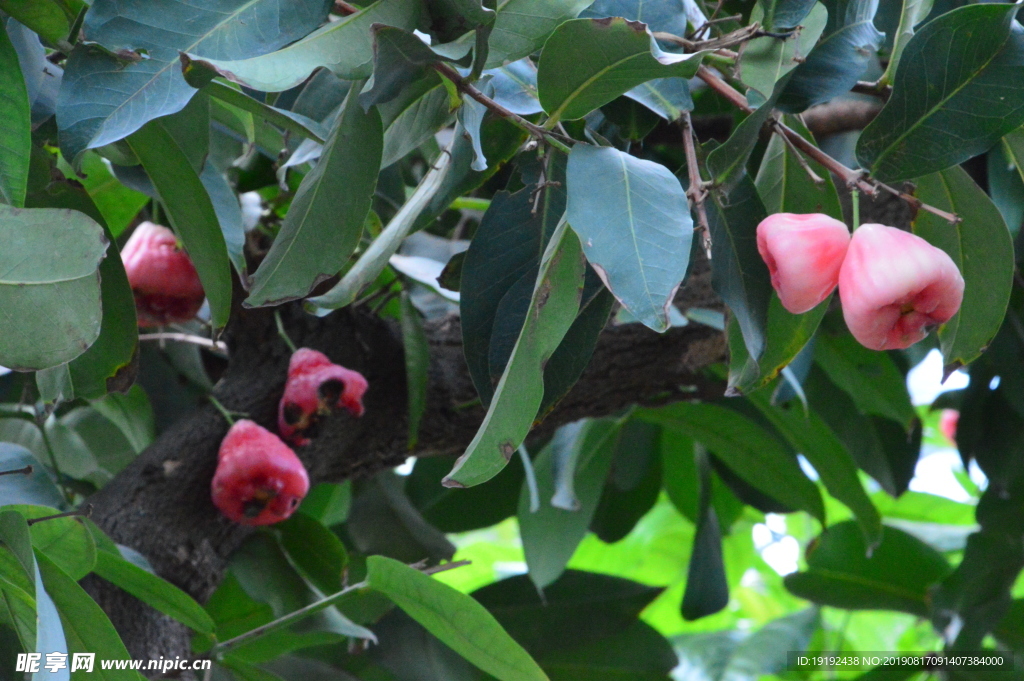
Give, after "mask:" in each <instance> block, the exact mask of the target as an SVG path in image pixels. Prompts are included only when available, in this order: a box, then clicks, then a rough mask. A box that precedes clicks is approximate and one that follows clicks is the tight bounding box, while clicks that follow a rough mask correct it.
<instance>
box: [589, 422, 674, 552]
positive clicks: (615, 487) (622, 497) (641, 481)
mask: <svg viewBox="0 0 1024 681" xmlns="http://www.w3.org/2000/svg"><path fill="white" fill-rule="evenodd" d="M662 430H663V429H662V428H661V426H659V425H657V424H654V423H648V422H646V421H640V420H639V419H630V420H628V421H626V423H625V424H623V427H622V431H621V432H620V433H619V437H618V441H617V442H616V445H615V454H614V457H613V459H612V469H611V475H610V476H609V478H608V480H607V481H606V482H605V486H604V489H603V490H602V491H601V500H600V501H599V502H598V504H597V510H595V511H594V519H593V520H592V521H591V522H590V529H591V531H593V532H594V534H596V535H597V536H598V538H599V539H600V540H601V541H603V542H605V543H607V544H614V543H615V542H617V541H621V540H622V539H624V538H625V537H626V536H627V535H628V534H629V533H630V532H631V531H632V530H633V528H634V527H636V524H637V523H638V522H639V521H640V519H641V518H643V517H644V516H645V515H647V512H648V511H650V510H651V508H652V507H653V506H654V504H655V503H657V501H658V494H659V493H660V491H661V433H662Z"/></svg>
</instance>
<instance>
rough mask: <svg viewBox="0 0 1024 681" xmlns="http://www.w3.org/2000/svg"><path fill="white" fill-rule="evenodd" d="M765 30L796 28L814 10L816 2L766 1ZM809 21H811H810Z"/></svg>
mask: <svg viewBox="0 0 1024 681" xmlns="http://www.w3.org/2000/svg"><path fill="white" fill-rule="evenodd" d="M763 4H764V5H765V6H766V8H767V9H766V11H765V12H764V15H765V18H764V28H765V30H766V31H776V30H779V29H787V28H794V27H796V26H799V25H800V24H801V23H804V19H805V18H806V17H807V15H808V14H810V13H811V12H812V11H813V10H814V5H815V0H766V1H765V2H764V3H763ZM808 21H809V19H808Z"/></svg>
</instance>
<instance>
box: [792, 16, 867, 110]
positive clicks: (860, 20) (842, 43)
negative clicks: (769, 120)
mask: <svg viewBox="0 0 1024 681" xmlns="http://www.w3.org/2000/svg"><path fill="white" fill-rule="evenodd" d="M877 5H878V3H877V0H875V1H874V2H872V1H871V0H867V1H863V0H862V1H861V2H859V3H857V6H859V7H861V8H863V9H864V10H865V11H862V12H860V13H856V12H854V13H853V14H854V16H853V17H850V18H852V19H854V21H849V20H848V21H847V22H846V24H845V25H844V26H843V27H842V28H840V29H839V30H838V31H835V32H834V33H832V34H831V35H829V36H827V37H826V38H825V39H824V40H822V41H821V43H819V44H818V46H817V47H815V48H814V49H813V50H812V51H811V53H810V54H809V55H807V58H806V60H805V61H804V62H803V63H802V64H800V65H799V66H797V67H796V70H794V71H793V75H792V77H791V78H790V79H789V82H788V83H786V87H785V89H784V90H783V92H782V95H781V96H780V97H779V102H778V106H779V108H780V109H782V110H783V111H790V112H799V111H804V110H806V109H808V108H810V107H812V106H814V105H815V104H821V103H822V102H827V101H829V100H831V99H833V98H835V97H838V96H839V95H842V94H845V93H847V92H849V91H850V88H852V87H853V86H854V85H856V83H857V80H858V79H859V78H860V77H861V76H862V75H863V74H864V71H865V70H866V69H867V68H868V67H869V66H870V65H871V63H872V60H874V58H875V54H876V52H877V51H878V48H879V46H880V45H881V44H882V40H883V39H884V38H885V34H884V33H880V32H879V31H878V29H876V28H875V24H874V22H873V21H872V18H873V15H874V7H877ZM852 7H853V4H852V3H851V9H852ZM847 11H848V13H850V10H849V9H848V10H847Z"/></svg>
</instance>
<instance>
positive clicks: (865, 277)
mask: <svg viewBox="0 0 1024 681" xmlns="http://www.w3.org/2000/svg"><path fill="white" fill-rule="evenodd" d="M963 297H964V279H963V277H962V276H960V270H958V269H957V267H956V264H955V263H954V262H953V260H952V258H950V257H949V256H948V255H947V254H946V253H945V251H942V250H941V249H938V248H936V247H935V246H932V245H931V244H930V243H928V242H927V241H925V240H924V239H922V238H921V237H919V236H917V235H915V234H911V233H910V232H905V231H903V230H900V229H896V228H895V227H886V226H885V225H874V224H866V225H861V226H860V227H859V228H858V229H857V231H855V232H854V233H853V238H852V239H851V240H850V248H849V250H848V251H847V252H846V260H844V261H843V267H842V269H841V270H840V272H839V299H840V300H841V301H842V304H843V316H844V317H845V318H846V326H847V327H849V329H850V333H852V334H853V337H854V338H856V339H857V340H858V341H859V342H860V343H861V345H864V346H865V347H868V348H871V349H872V350H893V349H899V348H907V347H910V346H911V345H913V344H914V343H916V342H918V341H919V340H921V339H922V338H924V337H925V336H927V335H928V332H929V331H931V329H932V328H933V327H935V326H938V325H939V324H943V323H945V322H947V321H949V320H950V318H952V316H953V315H955V314H956V312H957V310H959V309H960V303H961V302H962V301H963Z"/></svg>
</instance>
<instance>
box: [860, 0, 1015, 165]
mask: <svg viewBox="0 0 1024 681" xmlns="http://www.w3.org/2000/svg"><path fill="white" fill-rule="evenodd" d="M1019 9H1020V8H1019V7H1018V6H1016V5H1002V4H983V5H971V6H968V7H961V8H960V9H956V10H953V11H952V12H949V13H947V14H944V15H943V16H941V17H939V18H938V19H936V20H934V21H932V22H929V23H928V24H926V25H925V26H924V27H923V28H922V29H921V30H920V31H918V32H917V34H916V35H915V36H914V37H913V38H911V39H910V42H909V43H907V47H906V49H905V50H904V52H903V56H902V58H901V59H900V68H899V69H898V70H897V71H896V76H895V78H894V80H893V91H892V96H891V97H890V98H889V101H888V102H887V103H886V105H885V107H884V108H883V109H882V111H881V113H879V114H878V117H877V118H875V120H874V121H872V122H871V124H870V125H868V127H867V128H865V129H864V132H863V134H861V137H860V140H859V142H858V143H857V158H858V159H859V160H860V162H861V163H863V164H864V167H865V168H867V169H869V170H870V171H871V172H872V174H874V175H875V176H877V177H878V178H879V179H881V180H883V181H886V182H895V181H898V180H906V179H910V178H914V177H920V176H922V175H927V174H928V173H932V172H936V171H939V170H943V169H945V168H949V167H950V166H953V165H956V164H957V163H960V162H961V161H965V160H967V159H968V158H971V157H972V156H974V155H976V154H979V153H981V152H983V151H985V150H986V149H988V148H989V147H991V146H992V145H993V144H995V143H996V142H997V141H998V140H999V138H1000V137H1002V136H1003V135H1005V134H1006V133H1008V132H1010V131H1011V130H1013V129H1015V128H1017V127H1020V125H1021V123H1022V122H1024V88H1021V87H1018V85H1017V84H1018V83H1020V82H1021V76H1022V75H1024V30H1022V29H1021V28H1020V27H1019V26H1015V25H1014V18H1015V17H1016V15H1017V11H1018V10H1019Z"/></svg>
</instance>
